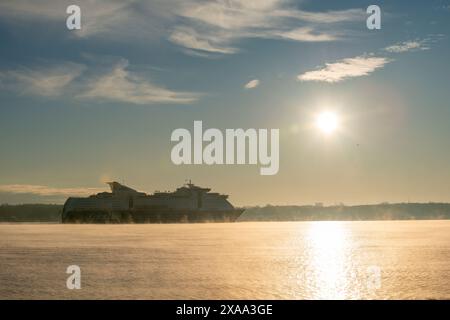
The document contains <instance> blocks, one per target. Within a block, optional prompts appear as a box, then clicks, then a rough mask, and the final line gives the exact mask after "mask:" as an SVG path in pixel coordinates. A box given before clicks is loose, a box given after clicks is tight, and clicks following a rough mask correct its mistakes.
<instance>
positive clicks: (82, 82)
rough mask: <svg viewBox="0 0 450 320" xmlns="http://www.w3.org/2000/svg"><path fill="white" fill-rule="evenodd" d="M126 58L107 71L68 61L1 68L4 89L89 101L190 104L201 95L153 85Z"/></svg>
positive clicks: (0, 80)
mask: <svg viewBox="0 0 450 320" xmlns="http://www.w3.org/2000/svg"><path fill="white" fill-rule="evenodd" d="M127 67H128V61H127V60H125V59H123V60H121V61H120V62H119V63H117V64H115V65H114V67H113V68H112V69H109V70H108V71H107V72H106V73H105V72H101V71H98V70H96V69H95V67H93V68H92V69H91V68H90V70H89V72H87V70H88V68H87V66H85V65H83V64H76V63H71V62H65V63H61V64H58V65H53V66H40V67H37V68H27V67H19V68H18V69H15V70H6V71H0V84H1V87H2V88H6V89H10V90H14V91H17V92H19V93H20V94H27V95H37V96H45V97H56V96H61V95H68V96H74V97H77V98H81V99H89V100H108V101H117V102H125V103H132V104H156V103H162V104H188V103H192V102H195V101H197V100H198V99H199V98H200V96H201V95H200V94H199V93H192V92H183V91H175V90H170V89H167V88H165V87H163V86H160V85H157V84H154V83H153V82H151V81H150V80H149V79H148V77H147V78H144V77H142V76H139V75H136V74H135V73H133V72H131V71H129V70H128V69H127Z"/></svg>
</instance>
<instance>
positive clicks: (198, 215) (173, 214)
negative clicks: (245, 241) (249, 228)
mask: <svg viewBox="0 0 450 320" xmlns="http://www.w3.org/2000/svg"><path fill="white" fill-rule="evenodd" d="M243 212H244V209H233V210H226V211H198V210H170V209H165V210H164V209H144V210H124V211H105V210H73V211H69V212H66V213H65V214H64V216H63V218H62V223H103V224H104V223H208V222H235V221H236V220H237V219H238V218H239V216H240V215H241V214H242V213H243Z"/></svg>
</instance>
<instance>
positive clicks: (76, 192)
mask: <svg viewBox="0 0 450 320" xmlns="http://www.w3.org/2000/svg"><path fill="white" fill-rule="evenodd" d="M102 191H104V189H100V188H54V187H48V186H41V185H32V184H4V185H0V192H6V193H14V194H34V195H39V196H88V195H91V194H94V193H98V192H102Z"/></svg>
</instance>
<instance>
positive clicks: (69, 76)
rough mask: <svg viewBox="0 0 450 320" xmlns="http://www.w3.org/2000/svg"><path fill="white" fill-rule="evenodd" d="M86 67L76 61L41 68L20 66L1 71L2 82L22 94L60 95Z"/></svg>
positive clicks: (4, 85) (0, 80)
mask: <svg viewBox="0 0 450 320" xmlns="http://www.w3.org/2000/svg"><path fill="white" fill-rule="evenodd" d="M84 69H85V67H84V66H83V65H80V64H76V63H63V64H60V65H57V66H43V67H39V68H26V67H20V68H18V69H16V70H6V71H0V82H1V83H2V87H6V88H9V89H12V90H15V91H18V92H19V93H21V94H33V95H41V96H48V97H53V96H59V95H61V94H62V93H63V91H64V90H65V89H66V88H67V87H68V86H69V85H70V84H71V83H72V82H73V80H74V79H75V78H77V77H78V76H80V75H81V73H82V72H83V71H84Z"/></svg>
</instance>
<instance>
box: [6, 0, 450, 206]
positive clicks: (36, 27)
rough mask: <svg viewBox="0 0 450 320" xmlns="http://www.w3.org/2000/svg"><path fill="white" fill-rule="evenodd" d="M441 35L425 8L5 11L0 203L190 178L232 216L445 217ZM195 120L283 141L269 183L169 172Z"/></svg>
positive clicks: (232, 175) (274, 5) (145, 6)
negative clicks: (434, 212)
mask: <svg viewBox="0 0 450 320" xmlns="http://www.w3.org/2000/svg"><path fill="white" fill-rule="evenodd" d="M69 4H78V5H79V6H80V8H81V12H82V29H81V30H79V31H69V30H67V28H66V24H65V20H66V17H67V14H66V13H65V9H66V7H67V6H68V5H69ZM371 4H377V5H379V6H380V8H381V10H382V28H381V30H368V29H367V28H366V18H367V14H366V12H365V10H366V8H367V7H368V6H369V5H371ZM449 18H450V2H449V1H437V0H436V1H377V2H372V1H370V2H369V1H320V2H319V1H288V0H283V1H281V0H279V1H278V0H263V1H196V0H187V1H176V0H170V1H58V2H56V1H20V0H18V1H3V2H2V3H1V4H0V39H1V43H2V45H1V50H0V149H1V150H2V156H1V157H0V168H1V170H0V202H8V203H21V202H58V203H60V202H62V201H64V199H65V198H66V197H67V196H69V195H82V194H90V193H94V192H97V191H99V190H102V189H104V188H105V185H104V182H105V181H106V180H118V181H125V182H126V183H128V184H129V185H131V186H133V187H136V188H137V189H139V190H142V191H147V192H152V191H154V190H156V189H159V190H170V189H174V188H175V187H176V186H178V185H179V184H181V183H183V182H184V180H185V179H187V178H191V179H193V181H194V182H196V183H198V184H201V185H206V186H210V187H212V188H213V189H214V190H216V191H219V192H223V193H229V194H230V195H231V200H232V201H233V202H234V203H236V204H239V205H253V204H266V203H272V204H305V203H314V202H324V203H327V204H332V203H339V202H344V203H349V204H350V203H376V202H382V201H391V202H401V201H420V202H426V201H450V184H449V183H448V181H450V179H449V178H450V172H449V170H448V163H450V139H449V137H450V126H449V125H448V123H449V119H450V106H449V101H450V93H449V90H448V89H449V81H448V75H449V71H450V67H449V63H448V57H449V56H450V46H449V38H448V37H449V30H450V19H449ZM246 85H247V88H246ZM323 110H331V111H333V112H335V113H336V114H337V115H338V116H339V118H340V120H341V128H340V130H339V131H338V132H336V134H334V135H333V136H332V137H327V138H324V137H323V135H321V133H320V132H318V131H317V128H315V127H314V125H313V123H314V117H315V115H316V114H317V113H320V112H321V111H323ZM194 120H202V121H203V123H204V126H205V127H213V128H220V129H225V128H241V127H242V128H269V129H270V128H279V129H280V171H279V173H278V174H277V175H275V176H260V175H259V170H258V168H257V167H255V166H250V165H244V166H206V165H205V166H203V165H202V166H175V165H173V164H172V162H171V160H170V150H171V148H172V146H173V143H171V142H170V134H171V132H172V131H173V130H174V129H176V128H188V129H190V130H192V127H193V121H194Z"/></svg>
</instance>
